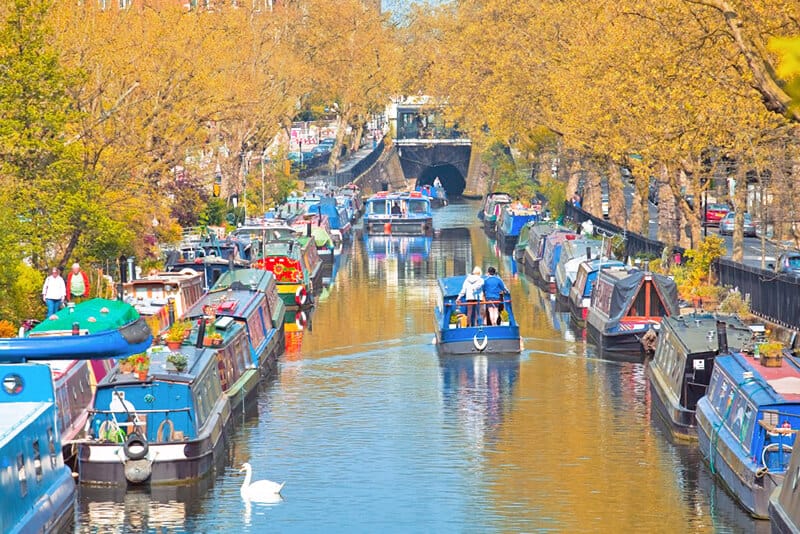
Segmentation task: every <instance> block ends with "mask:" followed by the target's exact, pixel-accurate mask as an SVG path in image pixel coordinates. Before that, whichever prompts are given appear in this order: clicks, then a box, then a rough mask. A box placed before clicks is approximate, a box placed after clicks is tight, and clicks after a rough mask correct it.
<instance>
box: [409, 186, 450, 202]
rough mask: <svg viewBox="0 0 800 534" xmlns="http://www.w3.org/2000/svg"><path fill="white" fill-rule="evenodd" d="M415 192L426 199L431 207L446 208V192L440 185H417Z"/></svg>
mask: <svg viewBox="0 0 800 534" xmlns="http://www.w3.org/2000/svg"><path fill="white" fill-rule="evenodd" d="M415 191H417V192H419V193H421V194H422V195H424V196H426V197H428V198H429V199H430V201H431V207H434V208H441V207H444V206H447V190H445V188H444V187H442V186H440V185H439V186H437V185H419V186H417V187H416V188H415Z"/></svg>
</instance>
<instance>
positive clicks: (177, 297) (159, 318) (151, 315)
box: [101, 269, 205, 378]
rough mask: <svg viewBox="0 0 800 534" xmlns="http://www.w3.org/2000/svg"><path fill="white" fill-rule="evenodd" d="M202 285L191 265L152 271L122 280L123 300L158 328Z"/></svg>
mask: <svg viewBox="0 0 800 534" xmlns="http://www.w3.org/2000/svg"><path fill="white" fill-rule="evenodd" d="M204 286H205V283H204V280H203V273H202V272H197V271H195V270H193V269H184V270H183V271H179V272H164V273H154V274H150V275H148V276H146V277H144V278H137V279H135V280H131V281H129V282H128V283H127V284H124V285H123V290H124V292H125V296H124V298H123V300H124V301H125V302H127V303H128V304H130V305H132V306H133V307H134V308H136V311H138V312H139V314H140V315H141V316H143V317H144V318H145V321H147V324H148V325H149V326H150V330H151V331H153V332H162V331H163V330H164V329H165V328H167V327H168V326H169V325H170V324H171V323H172V322H173V321H174V320H175V319H176V318H177V317H180V316H182V315H183V314H184V313H186V310H188V309H189V308H190V307H191V306H192V305H193V304H194V303H195V302H197V301H198V300H199V299H200V297H201V296H202V295H203V287H204ZM101 378H102V377H101Z"/></svg>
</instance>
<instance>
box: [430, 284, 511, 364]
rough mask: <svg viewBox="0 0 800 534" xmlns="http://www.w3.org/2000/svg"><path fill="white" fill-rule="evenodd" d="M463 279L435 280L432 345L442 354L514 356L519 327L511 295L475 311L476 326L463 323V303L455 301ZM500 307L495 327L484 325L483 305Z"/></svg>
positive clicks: (464, 317)
mask: <svg viewBox="0 0 800 534" xmlns="http://www.w3.org/2000/svg"><path fill="white" fill-rule="evenodd" d="M465 278H466V276H463V275H462V276H449V277H445V278H439V295H438V302H437V304H436V307H435V309H434V326H435V330H436V345H437V347H438V348H439V351H440V353H442V354H477V353H487V354H490V353H504V354H510V353H517V352H520V351H521V350H522V343H521V339H520V335H519V325H517V321H516V319H515V318H514V311H513V308H512V306H511V295H509V294H505V295H504V296H502V297H501V300H500V301H497V302H488V301H483V302H482V303H481V304H480V305H478V306H480V308H479V313H478V315H479V316H480V317H479V319H478V321H477V322H478V324H476V325H473V326H470V325H468V324H467V320H468V318H467V315H466V313H465V303H464V302H456V299H457V298H458V294H459V292H460V291H461V287H462V285H463V284H464V279H465ZM486 304H496V305H500V304H502V306H503V311H502V312H501V321H502V322H501V323H500V324H499V325H496V326H495V325H487V324H484V323H485V320H484V317H483V315H484V313H483V306H485V305H486Z"/></svg>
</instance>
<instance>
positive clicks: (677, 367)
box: [669, 344, 685, 384]
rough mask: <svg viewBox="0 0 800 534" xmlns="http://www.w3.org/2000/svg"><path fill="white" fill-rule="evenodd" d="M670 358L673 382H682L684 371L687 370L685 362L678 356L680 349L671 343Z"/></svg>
mask: <svg viewBox="0 0 800 534" xmlns="http://www.w3.org/2000/svg"><path fill="white" fill-rule="evenodd" d="M669 358H670V360H672V366H673V368H672V382H673V383H674V384H680V383H681V378H682V375H683V372H684V370H685V364H684V362H683V358H679V357H678V349H677V348H675V345H672V344H670V347H669Z"/></svg>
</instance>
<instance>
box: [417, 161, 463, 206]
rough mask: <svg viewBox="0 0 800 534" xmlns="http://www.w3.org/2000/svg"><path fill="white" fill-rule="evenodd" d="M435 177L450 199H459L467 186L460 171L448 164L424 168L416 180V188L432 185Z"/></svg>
mask: <svg viewBox="0 0 800 534" xmlns="http://www.w3.org/2000/svg"><path fill="white" fill-rule="evenodd" d="M437 176H438V177H439V181H440V182H442V187H444V189H445V191H447V197H448V198H450V199H452V198H456V197H460V196H461V194H462V193H463V192H464V188H465V187H466V186H467V182H466V180H465V179H464V175H463V174H461V171H459V170H458V169H457V168H456V167H455V166H453V165H451V164H449V163H441V164H437V165H432V166H430V167H425V169H424V170H423V171H422V173H421V174H420V176H419V178H417V186H422V185H433V182H434V180H435V179H436V177H437Z"/></svg>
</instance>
